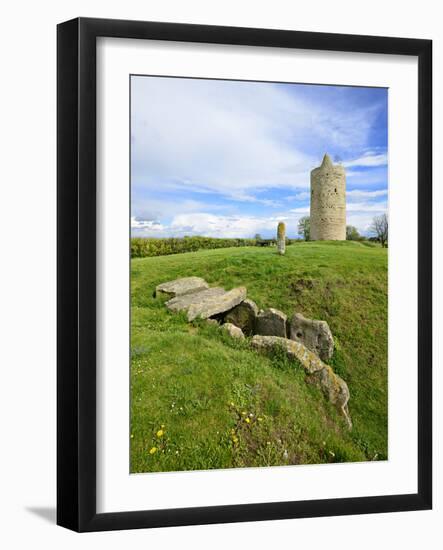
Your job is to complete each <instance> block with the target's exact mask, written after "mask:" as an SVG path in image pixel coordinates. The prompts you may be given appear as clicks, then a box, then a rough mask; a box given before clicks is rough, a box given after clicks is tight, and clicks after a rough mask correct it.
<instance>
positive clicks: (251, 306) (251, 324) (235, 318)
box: [225, 298, 258, 336]
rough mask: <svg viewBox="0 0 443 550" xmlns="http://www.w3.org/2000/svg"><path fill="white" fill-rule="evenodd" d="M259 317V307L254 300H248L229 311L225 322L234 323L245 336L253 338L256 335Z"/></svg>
mask: <svg viewBox="0 0 443 550" xmlns="http://www.w3.org/2000/svg"><path fill="white" fill-rule="evenodd" d="M257 315H258V307H257V305H256V304H255V302H253V301H252V300H249V299H248V298H246V300H244V301H243V302H242V303H241V304H239V305H238V306H236V307H235V308H234V309H231V311H228V313H227V314H226V316H225V322H226V323H232V324H233V325H235V326H236V327H239V328H241V330H242V331H243V332H244V333H245V334H247V335H248V336H251V335H252V334H254V330H255V321H256V318H257Z"/></svg>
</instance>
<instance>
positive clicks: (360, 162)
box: [343, 152, 388, 168]
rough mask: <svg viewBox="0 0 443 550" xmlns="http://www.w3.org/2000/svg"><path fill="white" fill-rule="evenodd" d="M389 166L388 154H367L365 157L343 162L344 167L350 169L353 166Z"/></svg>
mask: <svg viewBox="0 0 443 550" xmlns="http://www.w3.org/2000/svg"><path fill="white" fill-rule="evenodd" d="M387 164H388V155H387V153H372V152H367V153H365V154H364V155H363V156H361V157H359V158H356V159H353V160H347V161H344V162H343V166H345V167H346V168H349V167H351V166H368V167H373V166H386V165H387Z"/></svg>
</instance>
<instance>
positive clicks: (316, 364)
mask: <svg viewBox="0 0 443 550" xmlns="http://www.w3.org/2000/svg"><path fill="white" fill-rule="evenodd" d="M251 343H252V346H253V347H254V348H255V349H257V350H258V351H262V352H265V353H270V352H273V351H275V349H276V348H280V349H283V351H284V352H285V353H286V354H287V356H288V358H289V359H291V360H297V361H299V362H300V363H301V364H302V366H303V368H304V369H305V371H306V372H307V373H308V374H312V373H314V372H316V371H318V370H321V369H322V368H323V367H324V366H325V365H324V363H323V361H322V360H321V359H320V358H319V357H318V356H317V355H316V354H315V353H313V352H312V351H311V350H309V349H308V348H307V347H306V346H304V345H303V344H301V343H300V342H295V341H294V340H288V339H287V338H282V337H280V336H260V335H255V336H254V337H253V338H252V342H251Z"/></svg>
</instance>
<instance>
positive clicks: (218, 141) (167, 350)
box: [128, 74, 389, 474]
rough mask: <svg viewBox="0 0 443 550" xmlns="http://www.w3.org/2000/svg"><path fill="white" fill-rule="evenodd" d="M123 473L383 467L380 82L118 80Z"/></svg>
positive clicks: (384, 232) (384, 196) (384, 213)
mask: <svg viewBox="0 0 443 550" xmlns="http://www.w3.org/2000/svg"><path fill="white" fill-rule="evenodd" d="M128 139H129V140H130V197H131V199H130V200H131V205H130V211H131V215H130V288H131V298H130V317H131V327H130V332H131V349H130V355H131V372H130V442H129V447H130V472H131V473H133V474H137V473H146V472H174V471H192V470H211V469H226V468H258V467H269V466H274V467H275V466H296V465H312V464H331V463H343V462H369V461H385V460H387V459H388V355H387V352H388V242H389V240H388V89H387V88H382V87H358V86H342V85H340V84H339V83H325V84H324V85H323V84H321V85H320V84H310V83H298V82H294V83H292V82H289V83H288V82H285V83H282V82H261V81H244V80H217V79H204V78H184V77H180V76H167V77H165V76H155V75H138V74H137V75H135V74H132V75H130V136H128Z"/></svg>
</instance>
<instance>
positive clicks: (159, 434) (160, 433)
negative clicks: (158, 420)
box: [156, 430, 165, 437]
mask: <svg viewBox="0 0 443 550" xmlns="http://www.w3.org/2000/svg"><path fill="white" fill-rule="evenodd" d="M164 433H165V432H164V431H163V430H158V432H157V434H156V435H157V437H161V436H162V435H163V434H164Z"/></svg>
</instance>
